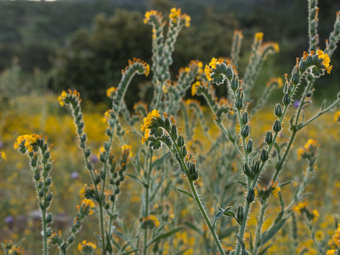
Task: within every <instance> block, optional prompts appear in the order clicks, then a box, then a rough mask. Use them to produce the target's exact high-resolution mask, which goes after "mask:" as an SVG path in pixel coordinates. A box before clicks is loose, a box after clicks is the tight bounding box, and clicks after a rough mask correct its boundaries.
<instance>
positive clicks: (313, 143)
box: [304, 139, 318, 152]
mask: <svg viewBox="0 0 340 255" xmlns="http://www.w3.org/2000/svg"><path fill="white" fill-rule="evenodd" d="M317 146H318V142H317V141H316V140H314V139H308V141H307V143H306V144H305V146H304V148H305V150H307V151H308V152H311V150H315V149H316V147H317Z"/></svg>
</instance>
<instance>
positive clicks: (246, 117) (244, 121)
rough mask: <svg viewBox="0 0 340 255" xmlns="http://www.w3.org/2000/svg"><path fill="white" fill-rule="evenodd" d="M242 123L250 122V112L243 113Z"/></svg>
mask: <svg viewBox="0 0 340 255" xmlns="http://www.w3.org/2000/svg"><path fill="white" fill-rule="evenodd" d="M242 123H243V124H247V123H248V113H247V112H244V113H243V115H242Z"/></svg>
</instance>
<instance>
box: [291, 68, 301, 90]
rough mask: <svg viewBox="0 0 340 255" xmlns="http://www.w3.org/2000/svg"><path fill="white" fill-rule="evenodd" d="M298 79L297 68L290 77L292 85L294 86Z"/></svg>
mask: <svg viewBox="0 0 340 255" xmlns="http://www.w3.org/2000/svg"><path fill="white" fill-rule="evenodd" d="M299 80H300V75H299V70H296V72H295V73H294V74H293V77H292V83H293V85H294V86H296V85H297V84H298V83H299Z"/></svg>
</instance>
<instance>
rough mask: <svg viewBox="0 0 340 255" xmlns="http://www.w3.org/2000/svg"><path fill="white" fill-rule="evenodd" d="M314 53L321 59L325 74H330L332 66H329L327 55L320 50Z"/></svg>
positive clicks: (329, 60)
mask: <svg viewBox="0 0 340 255" xmlns="http://www.w3.org/2000/svg"><path fill="white" fill-rule="evenodd" d="M316 53H317V54H318V57H319V59H322V64H323V66H324V67H325V69H326V71H327V73H328V74H330V73H331V71H332V68H333V66H330V65H329V63H330V62H331V59H330V58H329V56H328V54H327V53H324V52H323V51H322V50H318V51H317V52H316Z"/></svg>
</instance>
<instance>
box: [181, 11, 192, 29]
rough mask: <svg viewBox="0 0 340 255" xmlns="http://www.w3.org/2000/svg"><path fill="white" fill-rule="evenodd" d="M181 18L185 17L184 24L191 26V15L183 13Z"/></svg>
mask: <svg viewBox="0 0 340 255" xmlns="http://www.w3.org/2000/svg"><path fill="white" fill-rule="evenodd" d="M181 18H182V19H184V25H185V26H186V27H190V21H191V17H190V16H189V15H187V14H183V15H182V16H181Z"/></svg>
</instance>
